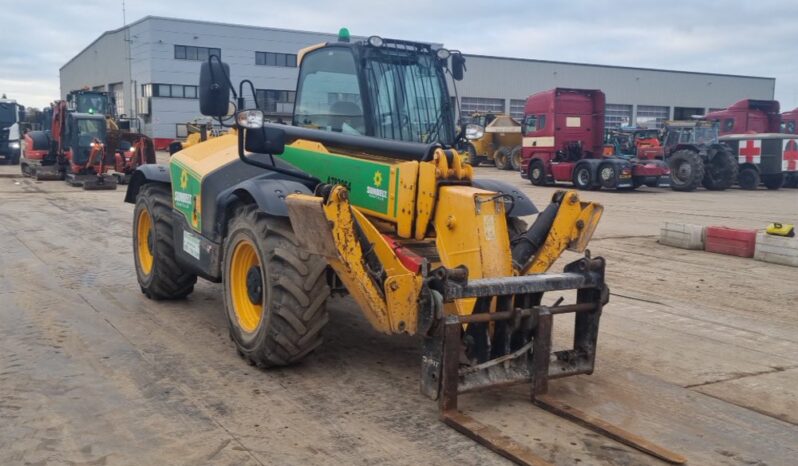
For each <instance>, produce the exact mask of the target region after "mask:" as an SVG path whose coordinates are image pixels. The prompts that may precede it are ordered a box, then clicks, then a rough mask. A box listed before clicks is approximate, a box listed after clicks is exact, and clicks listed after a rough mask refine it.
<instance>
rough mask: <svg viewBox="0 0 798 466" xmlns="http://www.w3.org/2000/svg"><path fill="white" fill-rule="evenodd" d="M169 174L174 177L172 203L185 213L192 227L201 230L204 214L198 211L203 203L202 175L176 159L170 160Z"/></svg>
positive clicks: (176, 208)
mask: <svg viewBox="0 0 798 466" xmlns="http://www.w3.org/2000/svg"><path fill="white" fill-rule="evenodd" d="M169 175H170V177H171V178H172V204H173V206H174V208H175V210H177V211H178V212H180V213H182V214H183V215H185V217H186V221H187V222H188V224H189V225H191V228H192V229H194V230H196V231H200V230H201V228H202V215H200V212H199V211H198V209H199V206H200V205H201V204H200V199H199V196H200V193H201V191H200V188H201V180H200V177H199V176H198V175H197V174H196V173H194V172H193V171H192V170H191V169H190V168H188V167H187V166H185V165H183V164H182V163H180V162H178V161H177V160H176V159H172V160H171V161H170V162H169Z"/></svg>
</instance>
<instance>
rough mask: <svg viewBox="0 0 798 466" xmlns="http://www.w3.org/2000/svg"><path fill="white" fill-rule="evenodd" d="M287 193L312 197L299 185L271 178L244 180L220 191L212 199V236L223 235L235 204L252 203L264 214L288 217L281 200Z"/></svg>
mask: <svg viewBox="0 0 798 466" xmlns="http://www.w3.org/2000/svg"><path fill="white" fill-rule="evenodd" d="M267 176H268V175H267ZM289 194H313V191H311V189H310V188H308V186H307V185H305V184H304V183H302V182H299V181H294V180H289V179H284V178H271V177H267V178H253V179H248V180H245V181H242V182H241V183H238V184H236V185H234V186H232V187H230V188H228V189H226V190H224V191H222V192H221V193H219V196H218V197H217V198H216V199H217V201H216V205H217V208H216V225H215V230H216V231H215V233H216V234H217V235H218V237H219V238H222V237H224V235H225V234H227V232H226V225H227V222H228V220H229V218H230V217H231V216H232V215H233V208H234V206H235V205H236V204H237V203H255V204H257V206H258V209H260V210H262V211H263V212H265V213H266V214H268V215H272V216H275V217H288V205H286V203H285V198H286V196H288V195H289Z"/></svg>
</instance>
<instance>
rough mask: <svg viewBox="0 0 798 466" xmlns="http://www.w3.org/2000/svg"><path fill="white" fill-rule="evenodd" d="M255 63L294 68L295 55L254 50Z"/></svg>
mask: <svg viewBox="0 0 798 466" xmlns="http://www.w3.org/2000/svg"><path fill="white" fill-rule="evenodd" d="M255 64H256V65H264V66H282V67H287V68H296V55H295V54H293V53H276V52H255Z"/></svg>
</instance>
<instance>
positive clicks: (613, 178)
mask: <svg viewBox="0 0 798 466" xmlns="http://www.w3.org/2000/svg"><path fill="white" fill-rule="evenodd" d="M598 175H599V176H598V178H599V182H600V183H601V187H602V188H606V189H615V188H617V187H618V180H619V176H620V174H619V173H618V167H616V166H614V165H612V164H611V163H605V164H603V165H601V166H599V169H598Z"/></svg>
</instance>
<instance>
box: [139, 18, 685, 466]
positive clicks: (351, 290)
mask: <svg viewBox="0 0 798 466" xmlns="http://www.w3.org/2000/svg"><path fill="white" fill-rule="evenodd" d="M298 63H299V78H298V82H297V88H296V91H297V94H296V95H297V97H296V105H295V109H294V115H293V124H292V125H279V124H270V123H266V122H265V121H264V114H263V112H262V111H261V110H260V109H258V108H246V106H245V102H246V101H245V99H244V94H245V91H246V90H249V92H254V90H253V89H252V87H253V86H252V85H251V83H250V82H249V81H247V80H244V81H242V82H241V83H240V84H239V85H238V86H234V85H233V83H232V82H231V81H230V78H229V76H230V68H229V66H228V65H227V64H225V63H222V62H221V61H220V59H219V57H216V56H211V57H210V58H209V60H208V62H205V63H203V64H202V65H201V69H200V77H199V87H198V89H199V96H200V111H201V113H202V114H203V115H206V116H210V117H213V118H215V119H217V121H218V122H219V123H220V124H226V125H228V126H233V127H234V128H235V129H236V130H235V131H233V132H229V133H228V134H225V135H222V136H219V137H216V138H213V139H209V140H207V141H205V142H201V143H199V144H195V145H192V146H191V147H188V148H186V149H183V150H181V151H179V152H176V153H175V154H174V155H173V156H172V157H171V158H170V161H169V164H168V165H167V166H159V165H143V166H141V167H139V168H138V169H137V170H136V171H135V172H134V174H133V176H132V178H131V181H130V184H129V185H128V188H127V193H126V196H125V202H128V203H131V204H134V205H135V208H134V212H133V228H132V233H133V258H134V262H135V268H136V276H137V280H138V284H139V286H140V287H141V290H142V292H143V293H144V294H145V295H146V296H147V297H148V298H150V299H153V300H167V299H180V298H184V297H186V296H188V295H189V294H190V293H191V292H192V291H193V289H194V285H195V283H196V281H197V278H198V277H201V278H203V279H206V280H209V281H211V282H217V283H222V284H223V286H222V290H223V291H222V295H223V296H222V297H223V301H224V308H225V314H226V317H227V322H228V326H229V331H230V336H231V339H232V340H233V342H234V344H235V347H236V349H237V351H238V353H239V354H240V355H241V356H242V358H243V359H245V360H246V361H247V362H248V363H250V364H252V365H254V366H257V367H260V368H264V369H267V368H273V367H280V366H287V365H291V364H293V363H297V362H299V361H301V360H302V359H303V358H305V357H307V356H308V355H309V354H310V353H312V352H313V351H314V350H318V349H319V348H320V346H321V345H322V330H323V328H324V326H325V324H326V323H327V322H328V320H329V316H328V313H327V310H326V306H325V304H326V302H327V299H328V297H329V296H330V294H331V292H333V291H335V292H342V293H348V294H349V295H350V296H351V298H352V299H353V300H354V302H355V303H356V304H357V305H358V307H359V308H360V310H361V311H362V313H363V315H364V317H365V319H366V320H367V321H368V322H369V323H370V324H371V325H372V326H373V328H374V329H376V330H377V331H379V332H383V333H386V334H409V335H418V336H419V337H420V341H421V351H420V352H421V382H420V388H421V391H422V393H424V394H425V395H427V396H429V397H430V398H432V399H434V400H437V401H438V407H439V413H440V418H441V420H442V421H443V422H445V423H446V424H447V425H449V426H452V427H453V428H455V429H456V430H458V431H460V432H462V433H463V434H465V435H467V436H469V437H471V438H472V439H474V440H475V441H477V442H479V443H481V444H482V445H485V446H487V447H488V448H490V449H491V450H493V451H494V452H496V453H498V454H499V455H502V456H504V457H506V458H508V459H510V460H512V461H514V462H516V463H518V464H530V465H532V464H534V465H542V464H549V463H548V461H546V459H545V458H543V457H541V456H540V455H538V454H537V453H536V452H534V451H533V450H532V449H531V448H529V447H526V446H524V445H521V444H519V443H517V442H516V441H514V440H512V439H511V438H509V437H507V436H506V435H504V434H503V433H501V431H499V430H498V429H496V428H494V427H491V426H489V425H486V424H483V423H482V422H480V421H478V420H477V419H475V418H473V417H471V416H468V415H466V414H464V413H463V412H461V411H460V410H458V396H459V395H460V394H462V393H465V392H472V391H481V390H485V389H488V388H492V387H498V386H505V385H511V384H529V385H530V386H531V398H532V400H533V401H534V402H535V403H536V404H537V405H538V406H541V407H543V408H545V409H547V410H549V411H552V412H554V413H556V414H558V415H561V416H564V417H566V418H568V419H570V420H573V421H575V422H578V423H580V424H581V425H584V426H586V427H589V428H591V429H593V430H595V431H597V432H600V433H602V434H604V435H607V436H610V437H612V438H613V439H615V440H618V441H620V442H623V443H625V444H627V445H631V446H633V447H634V448H637V449H639V450H641V451H644V452H646V453H648V454H651V455H654V456H656V457H658V458H661V459H664V460H666V461H670V462H672V463H683V462H684V461H685V458H684V457H682V456H681V455H679V454H677V453H674V452H672V451H670V450H667V449H665V448H663V447H660V446H658V445H656V444H653V443H651V442H650V441H647V440H646V439H642V438H640V437H638V436H636V435H634V434H632V433H630V432H627V431H624V430H623V429H621V428H619V427H617V426H613V425H611V424H609V423H607V422H606V421H604V420H601V419H598V418H596V417H595V416H593V415H591V414H590V413H586V412H582V411H579V410H577V409H575V408H573V407H571V406H569V405H567V404H565V403H562V402H560V401H558V400H556V399H554V398H553V397H551V396H549V395H547V391H548V385H549V382H550V381H551V380H552V379H557V378H562V377H569V376H574V375H577V374H590V373H592V372H593V369H594V363H595V358H596V344H597V338H598V328H599V319H600V317H601V313H602V309H603V306H604V305H605V304H606V303H607V302H608V300H609V288H608V287H607V285H606V283H605V279H604V276H605V274H604V271H605V261H604V259H603V258H601V257H594V256H592V255H591V254H590V253H589V251H588V250H587V249H586V248H587V245H588V242H589V241H590V238H591V237H592V235H593V232H594V231H595V229H596V227H597V225H598V222H599V219H600V217H601V214H602V211H603V208H602V206H601V205H599V204H597V203H592V202H584V201H582V200H580V199H579V196H578V194H577V193H576V192H575V191H558V192H556V193H555V194H554V195H553V198H552V201H551V203H550V204H549V205H548V206H547V207H545V209H543V210H542V211H538V209H537V208H536V207H535V205H534V204H533V203H532V202H531V201H530V200H529V199H528V198H527V197H526V196H525V195H524V194H522V193H521V192H519V191H518V190H516V189H514V188H513V186H512V185H509V184H507V183H502V182H498V181H491V180H483V179H476V178H475V177H474V172H473V168H472V166H471V165H469V164H467V163H465V161H464V157H463V154H461V153H459V152H458V151H457V150H456V149H454V148H455V147H456V146H457V144H458V142H460V140H461V139H462V137H463V132H464V131H462V130H459V131H458V130H457V128H456V126H455V121H456V115H455V112H454V110H453V107H454V106H453V105H452V102H451V99H450V96H449V91H448V84H449V83H448V79H447V78H449V77H450V78H451V84H452V85H454V83H455V82H456V81H459V80H461V79H462V78H463V75H464V71H465V59H464V57H463V56H462V54H461V53H460V52H458V51H451V50H447V49H445V48H438V47H433V46H431V45H429V44H426V43H418V42H409V41H404V40H392V39H385V38H382V37H378V36H371V37H369V38H368V39H366V40H358V41H356V42H352V41H350V36H349V33H348V31H347V30H346V29H342V30H341V32H340V33H339V37H338V41H332V42H327V43H322V44H318V45H315V46H311V47H308V48H305V49H303V50H301V51H299V54H298ZM236 87H237V90H236ZM231 102H232V104H233V105H231ZM231 109H236V110H235V112H231ZM535 214H537V217H536V218H535V220H534V222H533V223H532V224H531V226H529V227H527V226H526V224H525V222H524V221H523V219H522V217H528V216H531V215H535ZM566 249H568V250H572V251H576V252H579V253H581V254H582V257H581V258H579V259H577V260H574V261H572V262H570V263H569V264H567V265H565V266H564V268H563V270H562V271H561V272H552V271H550V268H551V267H552V266H554V264H555V262H556V261H557V259H558V258H559V257H560V255H561V254H562V253H563V252H564V251H565V250H566ZM569 291H572V292H574V293H573V294H574V295H575V299H574V302H567V303H566V302H564V301H563V299H557V300H552V301H553V303H552V304H543V302H544V301H543V297H544V294H545V293H555V294H559V293H561V292H569ZM547 302H548V301H547ZM564 314H570V315H574V316H575V319H574V322H575V324H574V333H573V341H572V344H570V345H568V346H569V347H568V348H566V349H562V350H556V351H555V350H554V349H553V342H552V335H553V333H552V328H553V327H552V325H553V321H554V316H555V315H564Z"/></svg>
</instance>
